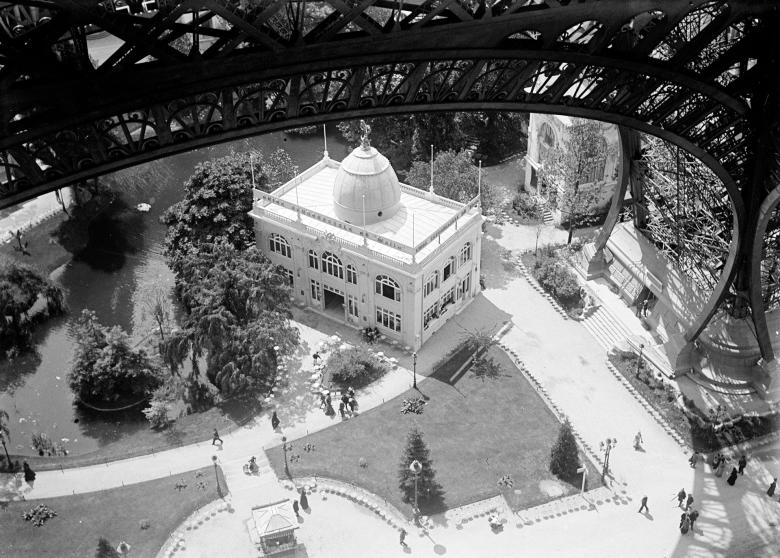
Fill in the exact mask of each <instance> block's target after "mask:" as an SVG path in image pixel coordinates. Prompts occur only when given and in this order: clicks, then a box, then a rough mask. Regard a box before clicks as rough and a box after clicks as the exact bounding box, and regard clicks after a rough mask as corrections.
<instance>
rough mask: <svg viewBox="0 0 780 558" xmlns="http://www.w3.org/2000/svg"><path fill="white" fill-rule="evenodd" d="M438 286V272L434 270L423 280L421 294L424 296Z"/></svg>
mask: <svg viewBox="0 0 780 558" xmlns="http://www.w3.org/2000/svg"><path fill="white" fill-rule="evenodd" d="M438 288H439V272H438V271H435V272H433V273H432V274H431V275H430V276H428V278H427V279H426V281H425V285H424V286H423V296H424V297H426V296H428V295H429V294H431V293H432V292H433V291H435V290H436V289H438Z"/></svg>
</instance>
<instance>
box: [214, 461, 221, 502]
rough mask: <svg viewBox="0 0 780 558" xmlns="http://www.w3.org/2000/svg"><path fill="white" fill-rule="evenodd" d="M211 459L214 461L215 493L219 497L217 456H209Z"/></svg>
mask: <svg viewBox="0 0 780 558" xmlns="http://www.w3.org/2000/svg"><path fill="white" fill-rule="evenodd" d="M211 461H212V462H213V463H214V480H215V481H216V483H217V494H219V495H220V497H221V496H222V489H221V488H220V486H219V471H217V456H216V455H212V456H211Z"/></svg>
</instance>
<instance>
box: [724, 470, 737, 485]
mask: <svg viewBox="0 0 780 558" xmlns="http://www.w3.org/2000/svg"><path fill="white" fill-rule="evenodd" d="M726 482H727V483H729V484H730V485H731V486H734V483H735V482H737V468H736V467H732V468H731V474H730V475H729V478H727V479H726Z"/></svg>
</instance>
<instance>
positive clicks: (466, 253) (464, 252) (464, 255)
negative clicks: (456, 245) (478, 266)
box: [458, 242, 471, 267]
mask: <svg viewBox="0 0 780 558" xmlns="http://www.w3.org/2000/svg"><path fill="white" fill-rule="evenodd" d="M470 259H471V242H467V243H466V244H464V245H463V248H461V249H460V255H459V256H458V267H460V266H462V265H463V264H464V263H466V262H467V261H469V260H470Z"/></svg>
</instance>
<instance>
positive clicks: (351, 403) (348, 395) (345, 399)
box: [320, 387, 358, 420]
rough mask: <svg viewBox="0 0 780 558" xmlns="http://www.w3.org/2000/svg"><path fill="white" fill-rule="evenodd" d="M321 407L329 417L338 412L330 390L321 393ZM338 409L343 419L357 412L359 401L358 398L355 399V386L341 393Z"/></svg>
mask: <svg viewBox="0 0 780 558" xmlns="http://www.w3.org/2000/svg"><path fill="white" fill-rule="evenodd" d="M320 409H323V410H324V411H325V414H326V415H327V416H329V417H332V416H334V415H335V414H336V411H335V410H334V409H333V398H332V397H331V394H330V391H329V390H325V391H323V392H322V393H320ZM338 409H339V416H341V420H346V419H348V418H351V417H353V416H355V414H357V410H358V403H357V399H355V390H354V389H353V388H351V387H349V388H347V391H346V392H344V393H343V394H341V399H340V400H339V407H338Z"/></svg>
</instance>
